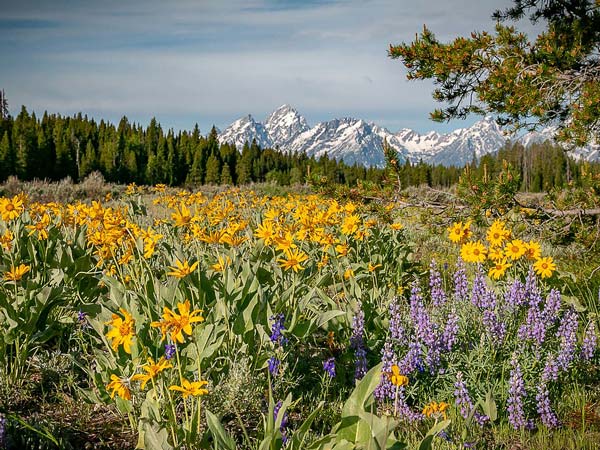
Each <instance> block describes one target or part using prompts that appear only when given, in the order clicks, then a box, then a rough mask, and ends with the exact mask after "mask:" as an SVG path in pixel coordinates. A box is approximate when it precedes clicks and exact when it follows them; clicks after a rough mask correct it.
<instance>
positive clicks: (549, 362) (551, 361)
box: [542, 355, 558, 382]
mask: <svg viewBox="0 0 600 450" xmlns="http://www.w3.org/2000/svg"><path fill="white" fill-rule="evenodd" d="M556 380H558V364H557V363H556V358H555V357H554V356H553V355H548V357H547V358H546V364H545V365H544V370H543V372H542V381H543V382H546V381H556Z"/></svg>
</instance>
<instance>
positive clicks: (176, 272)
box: [167, 259, 198, 278]
mask: <svg viewBox="0 0 600 450" xmlns="http://www.w3.org/2000/svg"><path fill="white" fill-rule="evenodd" d="M175 264H176V267H175V266H171V267H169V268H170V269H171V272H168V273H167V275H170V276H172V277H177V278H184V277H186V276H188V275H189V274H191V273H192V272H193V271H194V270H196V268H197V267H198V261H196V262H195V263H194V264H192V265H191V266H190V265H189V263H188V262H187V261H184V262H183V263H182V262H181V261H179V260H178V259H176V260H175Z"/></svg>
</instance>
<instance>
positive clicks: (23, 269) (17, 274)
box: [4, 264, 31, 281]
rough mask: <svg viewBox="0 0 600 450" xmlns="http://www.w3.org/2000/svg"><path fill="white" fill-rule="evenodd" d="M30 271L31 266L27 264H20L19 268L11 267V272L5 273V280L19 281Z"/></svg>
mask: <svg viewBox="0 0 600 450" xmlns="http://www.w3.org/2000/svg"><path fill="white" fill-rule="evenodd" d="M30 270H31V266H28V265H26V264H20V265H18V266H17V267H15V266H10V270H9V271H8V272H5V273H4V278H5V279H6V280H8V281H19V280H20V279H21V278H23V275H25V274H26V273H27V272H29V271H30Z"/></svg>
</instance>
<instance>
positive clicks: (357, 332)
mask: <svg viewBox="0 0 600 450" xmlns="http://www.w3.org/2000/svg"><path fill="white" fill-rule="evenodd" d="M364 334H365V313H364V312H363V310H362V308H360V307H359V309H358V311H357V312H356V314H355V315H354V317H353V319H352V335H351V336H350V348H352V349H354V379H355V380H360V379H362V378H363V377H364V376H365V374H366V373H367V350H366V348H365V340H364Z"/></svg>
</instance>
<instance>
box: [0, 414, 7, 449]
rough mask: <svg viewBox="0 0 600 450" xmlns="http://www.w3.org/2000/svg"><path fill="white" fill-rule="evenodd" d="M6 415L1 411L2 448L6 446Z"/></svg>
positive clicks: (0, 440) (0, 437) (0, 432)
mask: <svg viewBox="0 0 600 450" xmlns="http://www.w3.org/2000/svg"><path fill="white" fill-rule="evenodd" d="M6 434H7V433H6V417H4V414H2V413H0V448H6V446H7V443H6Z"/></svg>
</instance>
